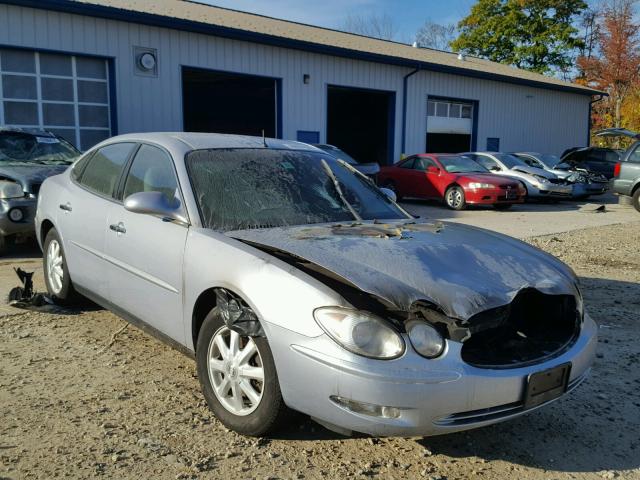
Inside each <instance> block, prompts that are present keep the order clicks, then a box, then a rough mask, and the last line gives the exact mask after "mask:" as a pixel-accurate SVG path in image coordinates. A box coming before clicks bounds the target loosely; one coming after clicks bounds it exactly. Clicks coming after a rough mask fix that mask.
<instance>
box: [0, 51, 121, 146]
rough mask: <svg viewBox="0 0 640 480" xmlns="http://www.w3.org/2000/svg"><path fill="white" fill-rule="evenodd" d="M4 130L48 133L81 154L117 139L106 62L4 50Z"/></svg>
mask: <svg viewBox="0 0 640 480" xmlns="http://www.w3.org/2000/svg"><path fill="white" fill-rule="evenodd" d="M0 77H1V78H0V80H1V81H0V106H1V108H0V125H7V126H18V127H23V128H45V129H47V130H51V131H53V132H54V133H56V134H58V135H60V136H62V137H64V138H65V139H67V140H69V141H70V142H71V143H73V144H74V145H76V146H77V147H78V148H79V149H81V150H86V149H88V148H90V147H91V146H93V145H95V144H96V143H98V142H100V141H102V140H104V139H105V138H108V137H110V136H111V127H110V125H111V120H110V108H109V74H108V68H107V61H106V60H105V59H102V58H93V57H81V56H77V57H76V56H72V55H61V54H54V53H44V52H33V51H29V50H13V49H1V50H0Z"/></svg>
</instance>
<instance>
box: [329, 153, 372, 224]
mask: <svg viewBox="0 0 640 480" xmlns="http://www.w3.org/2000/svg"><path fill="white" fill-rule="evenodd" d="M320 161H321V162H322V167H323V168H324V169H325V171H326V172H327V175H329V178H330V179H331V181H332V182H333V186H334V188H335V189H336V192H337V193H338V196H339V197H340V200H342V203H344V205H345V207H347V208H348V209H349V211H350V212H351V215H353V218H355V219H356V220H357V221H359V222H361V221H362V217H360V215H358V212H356V211H355V209H354V208H353V207H352V206H351V204H350V203H349V202H347V199H346V198H344V194H343V193H342V188H340V182H338V179H337V178H336V176H335V175H334V174H333V171H332V170H331V167H330V166H329V164H328V163H327V162H326V161H325V159H324V158H323V159H321V160H320Z"/></svg>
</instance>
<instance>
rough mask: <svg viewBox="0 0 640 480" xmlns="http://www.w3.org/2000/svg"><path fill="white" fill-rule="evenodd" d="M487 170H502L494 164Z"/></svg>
mask: <svg viewBox="0 0 640 480" xmlns="http://www.w3.org/2000/svg"><path fill="white" fill-rule="evenodd" d="M489 170H491V171H492V172H501V171H502V169H501V168H500V167H499V166H497V165H494V166H493V167H491V168H490V169H489Z"/></svg>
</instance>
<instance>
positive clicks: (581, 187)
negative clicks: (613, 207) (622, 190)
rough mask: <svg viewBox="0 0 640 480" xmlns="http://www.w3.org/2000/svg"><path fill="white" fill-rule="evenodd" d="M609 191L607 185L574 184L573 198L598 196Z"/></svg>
mask: <svg viewBox="0 0 640 480" xmlns="http://www.w3.org/2000/svg"><path fill="white" fill-rule="evenodd" d="M608 189H609V185H608V184H607V183H574V184H573V192H572V196H573V197H583V196H585V195H600V194H603V193H605V192H606V191H607V190H608Z"/></svg>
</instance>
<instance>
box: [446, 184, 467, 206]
mask: <svg viewBox="0 0 640 480" xmlns="http://www.w3.org/2000/svg"><path fill="white" fill-rule="evenodd" d="M444 203H445V204H446V205H447V207H449V208H450V209H451V210H464V209H465V208H466V207H467V203H466V201H465V198H464V190H463V189H462V187H458V186H457V185H454V186H453V187H449V188H447V191H446V192H445V194H444Z"/></svg>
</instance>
